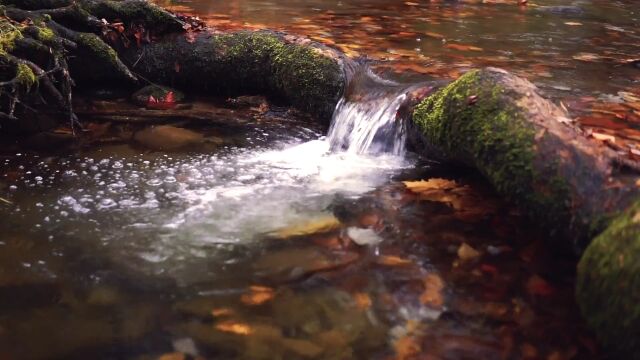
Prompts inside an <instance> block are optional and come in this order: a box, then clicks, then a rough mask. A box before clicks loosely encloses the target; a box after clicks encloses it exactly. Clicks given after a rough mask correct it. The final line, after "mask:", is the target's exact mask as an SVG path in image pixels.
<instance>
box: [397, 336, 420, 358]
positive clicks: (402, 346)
mask: <svg viewBox="0 0 640 360" xmlns="http://www.w3.org/2000/svg"><path fill="white" fill-rule="evenodd" d="M393 349H394V350H395V352H396V360H407V359H411V358H413V357H414V356H416V355H418V354H419V353H420V350H421V349H420V345H419V344H418V342H417V341H416V339H415V338H414V337H413V336H403V337H401V338H399V339H398V340H396V341H394V342H393Z"/></svg>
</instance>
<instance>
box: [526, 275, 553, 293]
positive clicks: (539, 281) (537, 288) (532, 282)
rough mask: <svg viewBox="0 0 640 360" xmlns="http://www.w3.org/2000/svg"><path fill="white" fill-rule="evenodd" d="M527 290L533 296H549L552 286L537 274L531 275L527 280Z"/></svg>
mask: <svg viewBox="0 0 640 360" xmlns="http://www.w3.org/2000/svg"><path fill="white" fill-rule="evenodd" d="M526 288H527V292H528V293H529V294H530V295H534V296H549V295H551V294H553V293H554V289H553V287H552V286H551V285H550V284H549V283H548V282H547V281H546V280H545V279H543V278H541V277H540V276H538V275H532V276H531V277H530V278H529V280H527V285H526Z"/></svg>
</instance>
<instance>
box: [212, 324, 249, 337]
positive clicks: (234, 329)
mask: <svg viewBox="0 0 640 360" xmlns="http://www.w3.org/2000/svg"><path fill="white" fill-rule="evenodd" d="M216 329H218V330H220V331H224V332H229V333H233V334H238V335H250V334H251V333H253V330H252V329H251V326H249V325H248V324H245V323H241V322H234V321H225V322H221V323H218V324H216Z"/></svg>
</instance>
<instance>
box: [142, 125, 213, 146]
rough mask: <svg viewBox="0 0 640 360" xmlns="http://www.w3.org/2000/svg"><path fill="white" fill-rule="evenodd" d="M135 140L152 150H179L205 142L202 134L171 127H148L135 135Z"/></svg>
mask: <svg viewBox="0 0 640 360" xmlns="http://www.w3.org/2000/svg"><path fill="white" fill-rule="evenodd" d="M133 139H134V140H135V141H136V142H137V143H138V144H140V145H142V146H144V147H146V148H148V149H150V150H177V149H181V148H185V147H189V146H193V145H198V144H201V143H203V142H204V136H203V135H202V134H199V133H197V132H195V131H191V130H187V129H183V128H179V127H175V126H171V125H159V126H151V127H148V128H146V129H144V130H141V131H138V132H137V133H135V134H134V135H133Z"/></svg>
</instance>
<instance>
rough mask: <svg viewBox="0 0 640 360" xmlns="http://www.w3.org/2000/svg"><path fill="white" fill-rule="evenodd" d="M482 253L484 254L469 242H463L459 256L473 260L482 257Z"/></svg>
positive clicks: (465, 259)
mask: <svg viewBox="0 0 640 360" xmlns="http://www.w3.org/2000/svg"><path fill="white" fill-rule="evenodd" d="M480 255H482V254H481V253H480V252H479V251H478V250H476V249H474V248H473V247H471V246H470V245H468V244H467V243H462V245H460V247H459V248H458V257H459V258H460V260H462V261H468V260H473V259H476V258H478V257H480Z"/></svg>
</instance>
